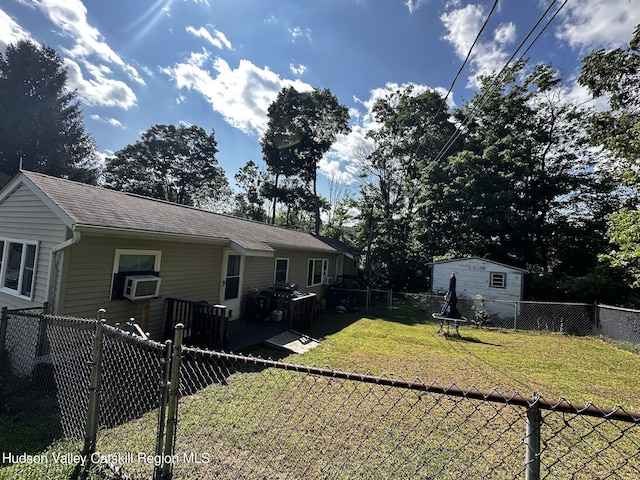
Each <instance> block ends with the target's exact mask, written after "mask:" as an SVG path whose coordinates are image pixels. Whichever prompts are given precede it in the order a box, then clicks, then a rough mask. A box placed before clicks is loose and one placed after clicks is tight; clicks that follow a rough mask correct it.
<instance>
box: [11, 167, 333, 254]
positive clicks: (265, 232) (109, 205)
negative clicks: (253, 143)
mask: <svg viewBox="0 0 640 480" xmlns="http://www.w3.org/2000/svg"><path fill="white" fill-rule="evenodd" d="M14 181H22V182H23V183H24V184H25V185H27V186H28V187H29V188H30V189H31V190H33V191H34V193H36V194H38V193H39V192H40V195H39V196H40V198H42V199H43V200H44V201H45V202H47V199H48V202H47V203H48V204H49V206H50V207H51V208H52V209H53V210H54V211H55V212H56V213H57V214H58V216H59V217H61V219H62V220H63V221H64V222H65V223H66V224H67V226H69V228H76V227H96V228H108V229H115V230H120V231H124V232H148V233H152V234H160V235H162V234H168V235H178V236H184V237H193V238H200V239H211V240H228V241H230V242H233V243H235V244H237V245H238V246H239V247H241V248H243V249H245V250H247V251H250V250H254V251H261V252H265V253H266V252H273V250H274V249H275V248H277V247H280V248H293V249H305V250H314V251H318V252H326V253H336V250H335V249H334V248H332V247H331V246H329V245H327V244H326V243H324V242H322V241H321V240H320V239H318V238H316V237H315V236H314V235H312V234H310V233H305V232H300V231H296V230H290V229H286V228H282V227H276V226H273V225H267V224H263V223H258V222H252V221H249V220H243V219H240V218H236V217H231V216H228V215H221V214H217V213H212V212H207V211H204V210H199V209H196V208H191V207H186V206H183V205H178V204H174V203H169V202H163V201H160V200H156V199H152V198H147V197H142V196H140V195H134V194H129V193H124V192H119V191H115V190H109V189H106V188H103V187H97V186H92V185H86V184H83V183H77V182H73V181H70V180H64V179H60V178H56V177H50V176H48V175H43V174H40V173H34V172H27V171H22V172H21V174H20V175H19V176H18V177H17V178H15V179H14ZM12 183H14V182H9V184H12ZM9 188H10V187H9ZM42 195H44V198H43V196H42Z"/></svg>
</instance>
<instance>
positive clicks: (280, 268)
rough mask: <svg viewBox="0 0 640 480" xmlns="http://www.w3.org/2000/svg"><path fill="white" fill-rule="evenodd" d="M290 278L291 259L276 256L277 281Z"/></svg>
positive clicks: (275, 279) (281, 281) (284, 280)
mask: <svg viewBox="0 0 640 480" xmlns="http://www.w3.org/2000/svg"><path fill="white" fill-rule="evenodd" d="M288 278H289V259H288V258H276V272H275V278H274V281H275V283H284V282H286V281H287V279H288Z"/></svg>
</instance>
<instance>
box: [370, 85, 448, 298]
mask: <svg viewBox="0 0 640 480" xmlns="http://www.w3.org/2000/svg"><path fill="white" fill-rule="evenodd" d="M373 114H374V116H375V119H376V122H377V123H379V124H380V125H381V127H380V128H379V129H377V130H375V131H372V132H370V134H369V136H370V138H371V140H372V141H373V144H374V149H373V150H372V151H371V152H369V154H368V155H367V156H366V159H365V160H364V162H363V163H362V171H361V178H362V183H361V186H360V195H361V198H362V202H361V207H360V210H361V212H362V217H361V226H362V228H361V235H362V237H361V238H362V239H363V240H364V239H366V242H367V247H366V250H367V252H368V259H367V267H368V268H367V271H369V270H371V271H372V272H373V273H372V275H371V279H372V280H373V281H374V282H375V283H377V284H379V285H387V286H390V287H391V288H394V289H405V288H408V289H421V288H422V289H424V287H425V285H426V264H427V263H428V262H429V261H430V260H431V257H430V255H429V252H427V251H425V250H424V248H423V246H422V245H420V243H418V242H417V239H418V237H423V236H424V235H423V232H422V231H421V230H420V229H421V228H423V225H420V224H419V223H418V222H417V217H416V215H417V214H418V207H419V204H418V200H419V196H418V192H420V191H421V190H422V189H423V188H424V185H423V183H424V182H423V178H424V175H425V170H426V168H427V165H429V163H430V161H431V159H433V158H435V157H436V156H437V154H438V152H439V151H440V150H441V149H442V148H443V146H444V144H445V143H446V141H447V140H448V139H449V138H450V136H451V135H452V134H453V133H454V131H455V127H454V125H453V124H452V123H451V122H450V121H449V113H448V112H447V108H445V106H444V99H443V98H442V96H441V95H440V94H439V93H438V92H436V91H434V90H427V91H424V92H418V91H416V90H415V87H414V86H412V85H409V86H407V87H405V88H403V89H399V90H397V91H394V92H391V93H390V94H388V95H386V96H385V97H383V98H381V99H379V100H378V101H377V102H376V104H375V105H374V108H373ZM369 267H371V268H369Z"/></svg>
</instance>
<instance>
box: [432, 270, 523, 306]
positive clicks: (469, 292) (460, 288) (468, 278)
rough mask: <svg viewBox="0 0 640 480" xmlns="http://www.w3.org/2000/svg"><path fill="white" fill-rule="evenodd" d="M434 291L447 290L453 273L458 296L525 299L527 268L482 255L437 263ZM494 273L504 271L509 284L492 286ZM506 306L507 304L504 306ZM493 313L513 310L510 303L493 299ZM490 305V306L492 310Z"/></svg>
mask: <svg viewBox="0 0 640 480" xmlns="http://www.w3.org/2000/svg"><path fill="white" fill-rule="evenodd" d="M431 272H432V273H431V291H432V292H433V293H444V292H446V291H447V289H448V288H449V279H450V277H451V273H455V274H456V293H457V294H458V297H466V298H471V299H475V297H476V295H482V296H483V297H484V299H485V300H506V301H514V302H515V301H519V300H522V287H523V284H522V282H523V272H522V271H521V270H518V269H515V268H511V267H508V266H506V265H501V264H498V263H494V262H488V261H486V260H482V259H479V258H465V259H460V260H452V261H449V262H440V263H434V264H433V265H432V270H431ZM491 273H504V274H505V275H506V284H505V287H504V288H496V287H492V286H491V284H490V278H491ZM503 306H504V308H502V307H503ZM490 308H491V309H492V310H491V311H490V312H489V313H496V314H499V315H500V314H505V315H512V314H513V306H512V305H510V304H506V303H505V304H504V305H500V304H495V303H492V304H491V307H490ZM490 308H487V310H489V309H490Z"/></svg>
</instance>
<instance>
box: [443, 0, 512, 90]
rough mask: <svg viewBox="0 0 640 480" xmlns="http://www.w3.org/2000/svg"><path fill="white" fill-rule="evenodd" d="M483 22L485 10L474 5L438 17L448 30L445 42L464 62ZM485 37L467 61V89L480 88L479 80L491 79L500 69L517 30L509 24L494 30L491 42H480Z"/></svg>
mask: <svg viewBox="0 0 640 480" xmlns="http://www.w3.org/2000/svg"><path fill="white" fill-rule="evenodd" d="M454 5H455V4H454ZM484 19H485V8H484V7H483V6H482V5H474V4H469V5H466V6H465V7H463V8H454V9H453V10H451V11H449V12H447V13H444V14H442V15H441V16H440V20H442V23H443V24H444V26H445V28H446V30H447V34H446V35H445V36H444V38H445V40H447V41H448V42H449V43H451V45H453V47H454V49H455V52H456V55H458V57H459V58H460V59H464V58H466V56H467V54H468V53H469V50H470V49H471V46H472V45H473V42H474V40H475V38H476V36H477V35H478V32H479V31H480V28H481V27H482V23H483V22H484ZM486 36H487V35H486V34H483V35H482V36H481V37H480V40H479V41H478V42H477V43H476V45H475V47H474V48H473V52H472V54H471V57H470V59H471V60H470V63H471V70H472V71H471V74H470V75H469V82H468V86H470V87H477V86H479V82H478V77H479V76H481V75H491V74H493V73H495V72H498V71H500V70H501V69H502V67H503V66H504V64H505V62H506V61H507V60H508V58H509V54H508V53H507V51H506V47H507V46H508V45H510V44H512V43H513V42H514V40H515V38H516V28H515V25H514V24H513V23H511V22H509V23H505V24H501V25H499V26H498V27H497V28H496V29H495V30H494V32H493V38H492V39H491V40H483V38H486Z"/></svg>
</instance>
